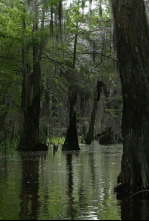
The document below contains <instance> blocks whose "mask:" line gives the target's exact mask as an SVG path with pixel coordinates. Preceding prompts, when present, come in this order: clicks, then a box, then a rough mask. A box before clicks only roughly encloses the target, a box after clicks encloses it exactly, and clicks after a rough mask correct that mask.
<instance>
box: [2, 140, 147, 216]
mask: <svg viewBox="0 0 149 221" xmlns="http://www.w3.org/2000/svg"><path fill="white" fill-rule="evenodd" d="M121 156H122V146H121V145H115V146H108V147H105V146H100V145H99V144H98V143H97V142H95V143H94V144H93V145H92V146H88V147H87V146H85V145H81V151H80V152H79V153H73V154H72V153H63V152H62V151H61V148H59V150H58V151H57V152H53V150H52V149H50V150H49V152H48V153H41V152H38V153H18V152H13V151H12V152H11V151H9V152H4V151H3V152H0V220H121V219H125V220H126V219H129V220H134V219H136V220H139V219H141V220H145V219H147V218H149V203H148V202H146V201H139V202H136V201H135V200H129V201H128V202H126V201H118V200H117V199H116V196H115V195H114V193H113V188H114V186H115V185H116V179H117V175H118V174H119V172H120V161H121ZM134 202H135V203H134Z"/></svg>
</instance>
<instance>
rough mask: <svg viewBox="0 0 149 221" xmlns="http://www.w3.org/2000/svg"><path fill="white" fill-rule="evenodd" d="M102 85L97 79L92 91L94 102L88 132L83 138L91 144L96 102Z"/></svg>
mask: <svg viewBox="0 0 149 221" xmlns="http://www.w3.org/2000/svg"><path fill="white" fill-rule="evenodd" d="M102 87H103V82H101V81H98V82H97V87H96V91H95V92H94V104H93V110H92V114H91V121H90V126H89V132H88V134H87V137H86V140H85V141H86V144H91V143H92V141H93V139H94V127H95V120H96V113H97V110H98V103H99V100H100V95H101V92H102Z"/></svg>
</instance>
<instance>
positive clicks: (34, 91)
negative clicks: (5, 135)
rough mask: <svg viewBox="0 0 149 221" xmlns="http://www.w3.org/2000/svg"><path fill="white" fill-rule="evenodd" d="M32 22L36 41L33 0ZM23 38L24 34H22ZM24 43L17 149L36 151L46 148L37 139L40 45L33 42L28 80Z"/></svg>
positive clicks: (36, 15) (36, 5)
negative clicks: (31, 67)
mask: <svg viewBox="0 0 149 221" xmlns="http://www.w3.org/2000/svg"><path fill="white" fill-rule="evenodd" d="M33 9H34V22H33V36H34V41H36V40H37V39H36V35H37V32H38V22H39V20H38V4H37V0H34V6H33ZM23 28H24V33H25V30H26V25H25V17H24V18H23ZM23 37H24V38H25V36H23ZM25 48H26V45H25V44H23V46H22V74H23V83H22V109H23V128H22V132H21V137H20V143H19V150H23V151H36V150H37V151H38V150H47V147H46V145H43V144H40V139H39V116H40V99H41V91H40V81H41V67H40V58H41V47H40V44H39V43H35V42H34V43H33V48H32V51H33V73H32V74H31V77H30V80H29V79H28V73H27V70H26V66H27V64H26V50H25Z"/></svg>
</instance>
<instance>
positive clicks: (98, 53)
mask: <svg viewBox="0 0 149 221" xmlns="http://www.w3.org/2000/svg"><path fill="white" fill-rule="evenodd" d="M77 53H78V54H84V55H85V54H86V55H92V54H97V55H102V56H103V57H106V58H109V59H111V60H113V61H115V62H118V60H117V59H115V58H112V57H111V56H109V55H105V54H103V53H101V52H83V53H80V52H77Z"/></svg>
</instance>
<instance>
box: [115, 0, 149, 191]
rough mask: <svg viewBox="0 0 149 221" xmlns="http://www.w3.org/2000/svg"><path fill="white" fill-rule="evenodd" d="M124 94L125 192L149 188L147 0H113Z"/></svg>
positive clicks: (121, 181) (123, 179)
mask: <svg viewBox="0 0 149 221" xmlns="http://www.w3.org/2000/svg"><path fill="white" fill-rule="evenodd" d="M112 9H113V16H114V22H115V34H116V48H117V55H118V60H119V71H120V76H121V81H122V92H123V103H124V109H123V126H122V127H123V128H122V129H123V139H124V150H123V157H122V168H121V174H120V176H119V179H118V182H120V183H122V184H123V191H125V192H128V193H130V192H131V191H133V192H135V191H138V190H139V188H140V187H141V186H142V185H144V186H145V187H146V188H149V31H148V30H149V27H148V23H147V17H146V13H145V6H144V1H143V0H125V1H124V0H112Z"/></svg>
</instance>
